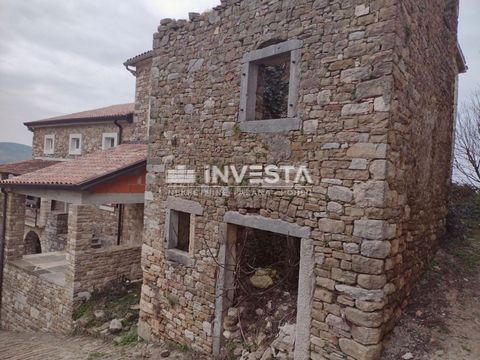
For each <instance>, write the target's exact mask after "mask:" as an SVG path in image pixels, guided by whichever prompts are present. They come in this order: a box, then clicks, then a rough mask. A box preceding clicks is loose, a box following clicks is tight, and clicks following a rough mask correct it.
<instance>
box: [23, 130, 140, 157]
mask: <svg viewBox="0 0 480 360" xmlns="http://www.w3.org/2000/svg"><path fill="white" fill-rule="evenodd" d="M122 124H123V123H122ZM125 126H131V125H125ZM103 133H118V127H116V126H115V124H113V123H109V124H98V125H86V126H58V127H47V128H38V129H35V131H34V133H33V142H32V148H33V149H32V156H33V158H55V159H73V158H75V157H78V155H70V154H69V153H68V152H69V151H68V150H69V145H70V144H69V143H70V134H82V155H85V154H90V153H92V152H95V151H98V150H101V149H102V135H103ZM52 134H54V135H55V149H54V150H55V151H54V153H53V154H51V155H49V154H44V152H43V146H44V139H45V135H52Z"/></svg>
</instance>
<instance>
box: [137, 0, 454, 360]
mask: <svg viewBox="0 0 480 360" xmlns="http://www.w3.org/2000/svg"><path fill="white" fill-rule="evenodd" d="M457 15H458V2H457V1H445V0H426V1H413V0H406V1H404V0H402V1H400V0H370V1H365V0H343V1H335V0H332V1H326V0H315V1H313V0H298V1H261V0H252V1H234V0H225V1H221V5H219V6H218V7H216V8H215V9H213V10H212V11H210V12H207V13H205V14H201V15H200V14H190V19H189V20H188V21H187V20H171V19H164V20H162V21H161V23H160V26H159V27H158V32H156V33H155V34H154V42H153V51H154V54H153V59H152V69H151V77H150V86H151V89H150V96H151V97H150V128H149V142H150V150H149V159H148V162H149V164H148V175H147V189H146V190H147V192H146V194H145V199H146V204H145V229H144V246H143V252H142V264H143V269H144V284H143V288H142V300H141V315H140V323H139V333H140V335H141V336H142V337H144V338H147V339H151V340H155V339H164V340H173V341H176V342H178V343H182V344H188V345H189V346H192V347H193V348H195V349H198V350H201V351H205V352H212V351H216V350H218V349H216V348H217V345H218V343H219V342H223V344H224V343H225V339H221V338H220V337H221V335H219V334H221V332H219V331H218V329H219V328H220V327H221V324H222V322H221V321H219V320H221V318H222V315H221V314H222V312H223V311H224V310H225V309H224V307H222V306H224V305H222V301H223V300H222V295H220V296H219V293H218V292H217V290H218V288H219V286H220V288H221V284H220V282H219V281H220V280H221V279H223V275H222V273H223V271H222V270H221V266H219V265H218V263H217V260H218V259H222V256H223V257H225V252H224V249H225V238H226V237H225V236H223V235H222V234H224V233H225V231H226V230H225V229H226V226H227V223H230V220H231V217H230V218H229V217H225V214H227V213H229V214H241V215H242V216H247V218H248V217H249V216H258V217H259V218H261V219H268V220H271V221H281V222H282V223H283V222H286V223H291V224H295V225H297V226H299V227H301V228H307V229H308V233H309V235H308V236H309V239H310V241H311V242H312V244H313V245H312V246H313V247H312V248H313V251H314V266H313V274H314V275H313V276H312V277H311V278H312V279H311V280H312V282H314V288H313V291H312V295H311V296H310V293H308V292H307V293H302V292H300V293H299V304H307V307H306V308H305V309H307V310H308V311H309V312H310V313H311V316H310V317H309V318H308V321H307V322H303V323H304V324H305V323H306V324H307V325H308V323H309V324H310V325H309V326H307V327H308V331H307V334H306V335H307V336H306V337H303V338H302V339H306V340H302V342H301V343H300V342H299V341H298V339H300V338H301V337H299V336H298V334H297V343H296V344H295V346H296V355H295V356H296V358H297V359H307V358H311V359H315V360H317V359H358V360H364V359H377V358H378V357H379V355H380V352H381V342H382V339H383V337H384V336H385V334H386V333H387V332H388V331H390V330H391V329H392V327H393V326H394V324H395V322H396V321H397V320H398V318H399V316H400V314H401V310H402V308H403V307H404V306H405V305H406V302H407V299H408V295H409V293H410V291H411V288H412V286H413V284H414V283H415V280H416V279H417V278H418V276H419V275H420V274H421V273H422V270H423V269H424V268H425V265H426V264H427V263H428V261H429V260H430V259H431V256H432V254H433V253H434V251H435V248H436V244H437V242H438V240H439V238H440V237H441V236H442V234H443V232H444V228H445V216H446V205H447V203H446V196H447V189H448V183H449V176H450V175H449V174H450V173H449V169H450V161H451V149H452V129H453V122H454V121H453V120H454V119H453V114H454V106H455V105H454V104H455V85H456V77H457V74H458V72H459V70H460V68H461V64H459V63H458V62H457V59H458V48H457V42H456V29H457ZM291 40H295V44H296V45H295V49H293V50H292V51H296V52H295V55H294V54H293V53H292V54H290V55H291V56H290V60H289V61H290V62H291V63H290V65H291V69H294V71H290V75H289V76H290V78H289V79H290V85H292V82H293V85H294V86H293V87H292V89H293V90H291V91H295V92H296V93H295V94H292V93H291V92H290V93H289V104H288V106H289V109H288V112H289V114H288V117H286V118H282V119H273V120H268V119H267V120H253V121H251V122H250V121H249V119H248V118H246V117H245V116H243V115H241V112H242V111H250V108H248V106H250V105H249V102H248V100H246V102H242V91H247V94H248V95H249V96H254V94H252V91H255V90H256V87H255V86H254V85H251V84H252V83H251V82H250V83H249V80H248V79H247V81H246V80H243V81H242V78H243V77H245V76H247V75H248V78H249V79H254V75H252V74H253V73H254V72H255V67H248V66H246V65H245V64H246V60H245V56H247V57H248V56H253V55H255V54H256V55H258V54H259V53H263V54H275V53H276V51H277V50H275V49H276V48H275V46H276V44H284V43H287V44H288V43H289V41H291ZM279 47H281V45H279ZM246 54H250V55H246ZM252 54H253V55H252ZM252 69H253V70H252ZM252 81H253V80H252ZM242 84H246V85H243V86H242ZM249 84H250V85H249ZM245 86H246V87H245ZM249 86H250V90H248V87H249ZM252 89H253V90H252ZM248 91H250V92H248ZM247 98H248V96H247ZM292 99H296V100H295V101H292V102H290V100H292ZM142 107H143V105H142ZM290 107H291V109H290ZM241 119H244V120H245V121H241ZM277 120H278V121H277ZM262 121H264V122H262ZM272 163H273V164H278V165H292V164H296V165H298V164H303V165H306V166H307V168H308V170H309V172H310V174H311V176H312V180H313V182H314V185H313V186H311V187H309V188H308V190H307V191H306V192H304V193H301V194H300V195H297V196H291V195H288V196H287V195H285V194H284V193H282V192H275V191H273V192H271V193H270V194H269V195H268V196H267V195H261V194H260V195H258V194H257V195H254V196H253V195H252V196H244V197H239V196H229V195H228V194H227V195H225V196H220V195H219V196H216V197H215V196H214V197H212V196H202V195H201V194H198V193H192V194H190V193H185V194H181V193H180V194H179V195H178V196H177V197H178V198H179V199H180V200H183V199H187V200H189V201H192V202H194V203H196V204H197V205H198V206H199V207H200V208H201V209H202V212H201V213H200V214H195V215H194V216H193V218H192V219H194V221H193V222H192V223H191V224H193V225H190V226H191V227H190V229H191V238H190V239H191V241H193V244H190V251H189V253H188V254H186V255H184V257H185V256H186V257H187V258H188V259H190V260H189V261H178V258H171V257H167V253H168V252H167V251H166V248H165V241H164V240H165V236H166V233H167V229H168V228H169V226H170V224H169V223H168V220H169V218H167V217H166V214H167V213H168V211H167V210H168V204H169V201H167V196H168V194H167V191H166V190H167V189H168V184H166V183H165V170H166V169H172V168H174V167H175V166H177V165H182V166H187V167H188V168H189V169H195V170H197V173H199V174H201V173H202V171H203V168H204V166H205V165H211V164H232V165H237V166H242V165H245V164H272ZM180 200H179V201H180ZM271 231H273V232H275V229H272V230H271ZM305 240H308V239H305ZM222 249H223V250H222ZM222 254H223V255H222ZM302 256H304V255H302ZM184 257H183V258H184ZM301 267H302V265H301ZM305 288H306V289H308V286H305ZM220 294H221V292H220ZM300 298H302V299H301V300H300ZM305 299H306V300H305ZM298 331H299V330H298V329H297V332H298ZM302 331H303V330H302ZM303 335H305V334H303ZM303 335H302V336H303ZM219 336H220V337H219Z"/></svg>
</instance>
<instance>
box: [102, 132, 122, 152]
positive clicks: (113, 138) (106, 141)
mask: <svg viewBox="0 0 480 360" xmlns="http://www.w3.org/2000/svg"><path fill="white" fill-rule="evenodd" d="M117 144H118V135H117V133H103V135H102V149H103V150H106V149H111V148H114V147H115V146H117Z"/></svg>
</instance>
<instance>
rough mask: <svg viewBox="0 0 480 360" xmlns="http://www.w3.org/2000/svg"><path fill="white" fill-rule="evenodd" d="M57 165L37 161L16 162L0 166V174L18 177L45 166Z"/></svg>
mask: <svg viewBox="0 0 480 360" xmlns="http://www.w3.org/2000/svg"><path fill="white" fill-rule="evenodd" d="M57 163H58V161H53V160H37V159H34V160H24V161H17V162H14V163H9V164H0V173H4V174H11V175H15V176H18V175H23V174H27V173H30V172H33V171H37V170H40V169H43V168H45V167H47V166H51V165H54V164H57Z"/></svg>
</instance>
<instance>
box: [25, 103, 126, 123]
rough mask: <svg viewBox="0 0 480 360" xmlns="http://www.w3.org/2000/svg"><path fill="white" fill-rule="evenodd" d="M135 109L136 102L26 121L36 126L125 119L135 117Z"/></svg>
mask: <svg viewBox="0 0 480 360" xmlns="http://www.w3.org/2000/svg"><path fill="white" fill-rule="evenodd" d="M134 109H135V104H134V103H128V104H118V105H111V106H107V107H103V108H99V109H93V110H87V111H81V112H77V113H73V114H68V115H62V116H55V117H51V118H47V119H42V120H36V121H30V122H26V123H24V125H25V126H28V127H35V126H42V125H55V124H64V123H71V122H85V121H87V120H90V121H92V120H94V121H95V120H97V121H109V120H110V121H113V120H120V119H122V118H125V120H129V119H130V118H132V119H133V112H134Z"/></svg>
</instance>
